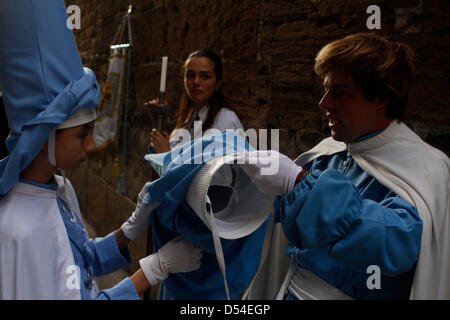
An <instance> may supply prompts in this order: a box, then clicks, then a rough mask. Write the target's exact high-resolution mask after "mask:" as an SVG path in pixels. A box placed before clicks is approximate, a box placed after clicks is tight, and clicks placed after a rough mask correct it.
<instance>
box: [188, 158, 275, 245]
mask: <svg viewBox="0 0 450 320" xmlns="http://www.w3.org/2000/svg"><path fill="white" fill-rule="evenodd" d="M241 157H243V155H242V154H230V155H226V156H224V157H219V158H214V159H211V160H209V161H208V162H206V163H205V164H204V165H203V166H202V168H200V170H199V171H198V172H197V174H196V176H195V177H194V179H193V180H192V182H191V184H190V186H189V189H188V192H187V193H186V202H187V203H188V204H189V206H190V207H191V208H192V210H193V211H194V212H195V213H196V214H197V215H198V217H199V218H200V219H201V220H202V221H203V223H205V224H206V226H207V227H208V228H209V229H210V230H212V229H213V227H212V225H211V221H210V218H209V215H208V210H209V209H210V210H211V212H212V214H213V217H214V222H215V225H216V228H217V232H218V235H219V236H220V237H221V238H224V239H238V238H242V237H245V236H247V235H249V234H251V233H252V232H253V231H255V230H256V229H257V228H259V227H260V226H261V225H262V224H263V223H264V221H266V219H267V217H268V216H269V214H270V210H271V209H272V207H273V206H272V204H273V201H274V196H270V195H268V194H264V193H262V192H260V191H259V190H258V189H257V188H256V186H255V184H254V183H253V182H252V181H251V179H250V178H249V177H248V176H247V175H246V174H245V173H244V171H243V170H242V169H241V168H240V165H239V164H236V163H239V161H238V159H240V158H241ZM209 203H210V205H211V208H208V206H209Z"/></svg>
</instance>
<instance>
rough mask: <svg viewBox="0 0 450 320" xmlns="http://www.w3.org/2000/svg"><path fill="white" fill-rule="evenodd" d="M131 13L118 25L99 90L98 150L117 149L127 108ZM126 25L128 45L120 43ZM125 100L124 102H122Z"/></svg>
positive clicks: (96, 140)
mask: <svg viewBox="0 0 450 320" xmlns="http://www.w3.org/2000/svg"><path fill="white" fill-rule="evenodd" d="M129 15H130V13H129V12H128V13H127V14H126V15H125V17H124V19H123V20H122V23H121V24H120V26H119V28H118V30H117V32H116V35H115V36H114V40H113V42H112V44H111V46H110V57H109V66H108V74H107V78H106V82H105V85H104V86H103V90H102V99H101V102H100V106H99V108H98V117H97V121H96V123H95V128H94V141H95V144H96V147H97V150H101V149H103V148H105V147H106V146H107V145H108V144H109V143H113V144H114V145H115V146H117V145H118V136H119V130H120V122H121V119H122V107H123V105H124V102H125V104H126V96H127V91H128V85H127V84H128V81H129V80H128V79H129V77H128V76H127V74H129V72H128V71H129V68H128V64H127V62H129V60H130V58H131V57H130V55H131V28H130V26H131V25H130V17H129ZM127 25H128V31H129V32H128V34H129V37H128V38H129V39H128V40H129V41H128V43H123V41H122V40H123V38H124V34H125V32H124V31H125V29H126V27H127ZM124 100H125V101H124Z"/></svg>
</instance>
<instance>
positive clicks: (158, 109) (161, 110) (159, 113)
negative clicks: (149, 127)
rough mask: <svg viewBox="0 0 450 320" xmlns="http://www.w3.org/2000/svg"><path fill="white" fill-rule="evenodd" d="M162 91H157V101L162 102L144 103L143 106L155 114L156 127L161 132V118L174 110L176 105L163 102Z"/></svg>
mask: <svg viewBox="0 0 450 320" xmlns="http://www.w3.org/2000/svg"><path fill="white" fill-rule="evenodd" d="M164 95H165V93H164V92H160V93H159V101H160V102H162V103H158V104H152V103H145V106H146V107H147V108H149V110H150V111H151V112H152V113H153V114H154V115H155V116H156V128H157V129H158V130H159V131H160V132H162V130H163V118H164V117H166V116H168V115H169V114H171V113H172V112H173V111H175V109H176V107H175V106H171V105H168V104H164Z"/></svg>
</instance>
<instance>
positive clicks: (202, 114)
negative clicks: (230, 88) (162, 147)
mask: <svg viewBox="0 0 450 320" xmlns="http://www.w3.org/2000/svg"><path fill="white" fill-rule="evenodd" d="M208 112H209V106H204V107H203V108H201V109H200V110H199V111H198V117H199V119H200V120H199V121H201V122H202V124H203V123H205V121H206V118H207V117H208ZM190 120H191V121H192V119H190ZM187 122H188V121H187ZM189 125H190V124H189ZM195 128H196V127H195ZM196 129H197V128H196ZM198 129H200V127H198ZM201 129H206V128H201ZM226 129H233V130H238V129H242V130H244V126H243V125H242V123H241V121H240V120H239V117H238V116H237V115H236V113H235V112H234V111H233V110H231V109H228V108H221V109H220V110H219V111H218V112H217V114H216V117H215V118H214V121H213V123H212V125H211V128H209V129H208V130H206V132H205V134H213V133H218V132H222V131H225V130H226ZM177 130H179V129H176V130H175V131H174V132H173V134H172V135H171V138H170V140H169V143H170V149H173V148H175V147H176V146H177V145H179V144H180V143H186V142H187V141H188V140H189V139H191V137H190V136H188V137H184V136H183V137H184V138H183V139H180V134H177ZM193 134H194V137H200V136H201V135H202V132H201V131H200V130H195V131H194V133H193ZM181 136H182V135H181Z"/></svg>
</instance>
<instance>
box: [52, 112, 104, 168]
mask: <svg viewBox="0 0 450 320" xmlns="http://www.w3.org/2000/svg"><path fill="white" fill-rule="evenodd" d="M93 132H94V121H92V122H89V123H87V124H84V125H80V126H77V127H72V128H67V129H62V130H60V131H59V132H58V133H57V134H56V138H55V153H56V155H55V156H56V165H57V167H58V168H60V169H62V170H65V171H69V170H74V169H77V168H78V167H79V166H80V164H81V163H82V162H84V161H86V160H87V157H88V153H89V152H90V151H92V150H93V149H94V148H95V142H94V137H93Z"/></svg>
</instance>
